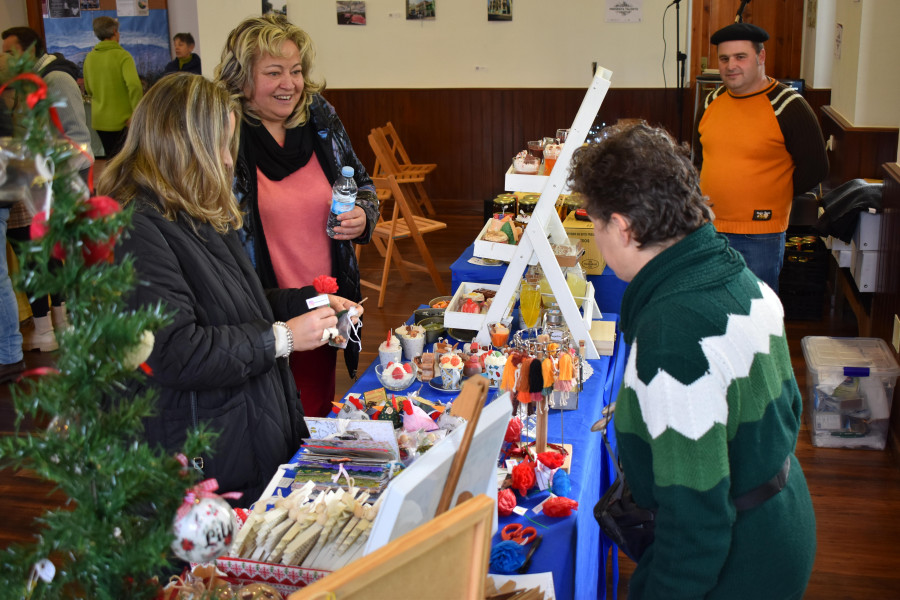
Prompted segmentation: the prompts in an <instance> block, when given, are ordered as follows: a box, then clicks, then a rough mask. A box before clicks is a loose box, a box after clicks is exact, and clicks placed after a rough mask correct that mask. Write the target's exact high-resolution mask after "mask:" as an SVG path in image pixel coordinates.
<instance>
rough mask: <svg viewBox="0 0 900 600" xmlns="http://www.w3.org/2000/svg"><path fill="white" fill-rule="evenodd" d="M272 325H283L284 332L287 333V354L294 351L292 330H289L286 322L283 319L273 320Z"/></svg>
mask: <svg viewBox="0 0 900 600" xmlns="http://www.w3.org/2000/svg"><path fill="white" fill-rule="evenodd" d="M272 325H278V326H280V327H284V331H285V333H287V341H288V351H287V356H290V355H291V354H293V353H294V332H293V331H291V328H290V327H288V324H287V323H285V322H284V321H275V322H274V323H272Z"/></svg>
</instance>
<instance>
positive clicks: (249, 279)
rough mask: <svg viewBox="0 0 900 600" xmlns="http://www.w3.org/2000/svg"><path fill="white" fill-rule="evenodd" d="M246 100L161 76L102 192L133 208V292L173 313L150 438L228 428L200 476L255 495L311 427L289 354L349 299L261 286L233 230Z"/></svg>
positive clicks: (171, 442) (152, 361) (137, 299)
mask: <svg viewBox="0 0 900 600" xmlns="http://www.w3.org/2000/svg"><path fill="white" fill-rule="evenodd" d="M238 111H239V107H238V106H237V104H236V103H235V102H234V100H233V99H232V97H231V96H230V95H229V93H228V92H227V91H226V90H225V89H224V87H222V86H220V85H218V84H215V83H213V82H210V81H209V80H206V79H204V78H203V77H201V76H199V75H190V74H176V75H173V76H170V77H165V78H163V79H161V80H160V81H159V82H158V83H157V84H156V85H155V86H154V87H153V88H151V89H150V91H149V92H148V93H147V95H145V96H144V98H143V99H142V100H141V103H140V104H139V105H138V107H137V109H136V111H135V113H134V118H133V120H132V124H131V127H130V128H129V132H128V138H127V139H126V142H125V145H124V147H123V149H122V151H121V153H120V154H119V155H118V156H117V157H116V158H115V159H113V160H112V161H111V162H110V163H109V164H108V165H107V167H106V169H105V170H104V172H103V175H102V176H101V179H100V182H99V184H98V190H99V192H100V193H101V194H105V195H109V196H112V197H114V198H116V199H117V200H119V202H121V203H123V204H125V205H133V206H134V218H133V229H132V230H131V231H130V232H129V233H128V234H127V235H125V236H124V239H123V240H122V242H121V245H120V248H119V249H118V250H117V252H116V255H117V257H119V258H120V259H121V258H122V257H123V256H124V255H126V254H130V255H132V256H133V257H134V261H135V263H134V264H135V269H136V271H137V276H138V278H139V279H140V280H141V283H142V284H141V285H138V286H137V288H136V290H135V291H134V294H133V296H132V298H131V300H130V301H131V303H132V304H133V305H135V306H145V305H153V304H156V303H157V302H159V301H162V303H163V304H164V306H165V308H166V310H168V311H169V313H170V314H171V315H172V317H173V321H172V323H171V324H170V325H168V326H167V327H165V328H163V329H162V330H160V331H157V332H156V342H155V345H154V348H153V353H152V354H151V356H150V358H149V359H148V361H147V362H148V364H149V365H150V367H151V368H152V369H153V375H152V377H151V378H150V380H149V384H150V385H152V386H153V387H155V388H157V389H158V392H159V400H158V402H159V406H158V412H157V415H156V416H154V417H152V418H150V419H148V420H147V422H146V423H145V429H146V435H147V438H148V439H149V440H150V441H151V442H157V443H159V444H161V445H163V446H164V447H165V448H167V449H172V450H175V449H178V448H179V447H180V446H181V445H182V443H183V442H184V439H185V435H186V432H187V430H188V429H189V428H192V427H196V426H197V425H198V424H200V423H206V424H208V425H209V426H210V427H211V428H212V429H213V430H215V431H218V432H219V433H220V436H219V438H218V442H217V444H216V448H215V449H214V452H213V453H212V455H211V456H209V457H203V459H204V460H203V463H204V475H205V476H206V477H215V478H216V479H217V480H218V482H219V486H220V490H221V491H239V492H243V494H244V496H243V498H242V500H241V501H240V504H243V505H248V504H250V503H252V502H254V501H255V500H256V499H257V498H258V497H259V495H260V494H261V493H262V491H263V489H264V488H265V486H266V484H267V482H268V481H269V479H270V478H271V477H272V475H273V474H274V473H275V471H276V469H277V467H278V465H279V464H282V463H284V462H286V461H287V460H288V459H290V457H291V456H292V455H293V453H294V452H295V451H296V450H297V449H298V448H299V446H300V439H301V437H303V436H306V435H307V434H308V432H307V429H306V425H305V423H304V421H303V409H302V406H301V404H300V402H299V400H298V398H297V392H296V388H295V386H294V382H293V378H292V377H291V372H290V370H289V369H288V365H287V362H288V359H287V356H288V355H289V354H290V352H291V350H292V349H312V348H317V347H319V346H321V345H323V344H324V343H325V342H324V341H323V337H324V335H323V330H324V329H325V328H327V327H333V326H334V325H335V324H336V323H337V319H336V317H335V309H336V310H342V309H344V308H348V307H349V306H351V305H353V303H351V302H349V301H348V300H345V299H344V298H340V297H338V296H331V297H330V306H326V307H323V308H318V309H316V310H309V308H308V307H307V303H306V300H307V299H308V298H310V297H312V296H314V295H315V294H316V292H315V291H314V290H313V289H312V288H304V289H283V290H277V289H274V290H266V289H263V286H262V284H261V283H260V281H259V277H258V276H257V275H256V273H255V271H254V269H253V266H252V265H251V264H250V261H249V260H248V259H247V256H246V254H245V252H244V251H243V249H242V248H241V243H240V241H239V240H238V236H237V233H236V230H237V229H239V228H240V227H241V222H242V218H241V213H240V211H239V209H238V206H237V203H236V201H235V199H234V196H233V194H232V191H231V179H232V178H231V171H232V165H233V161H234V156H235V154H236V149H237V140H236V139H235V133H234V132H235V121H236V118H239V117H237V115H236V113H237V112H238ZM360 311H361V307H360Z"/></svg>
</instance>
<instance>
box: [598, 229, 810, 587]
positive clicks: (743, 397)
mask: <svg viewBox="0 0 900 600" xmlns="http://www.w3.org/2000/svg"><path fill="white" fill-rule="evenodd" d="M782 314H783V313H782V308H781V303H780V302H779V300H778V298H777V296H776V295H775V294H774V292H772V290H771V289H769V288H768V287H767V286H764V285H762V284H761V283H760V282H759V280H758V279H756V277H754V276H753V275H752V274H751V273H750V272H749V271H748V270H747V269H746V267H745V266H744V262H743V260H742V259H741V258H740V256H739V255H738V254H737V253H736V252H735V251H734V250H732V249H731V248H730V247H728V245H727V242H726V241H725V239H724V238H723V237H722V236H720V235H717V234H716V233H715V230H714V228H713V226H712V225H710V224H707V225H704V226H702V227H701V228H700V229H698V230H697V231H695V232H693V233H691V234H689V235H688V236H686V237H685V238H684V239H682V240H681V241H679V242H677V243H676V244H675V245H673V246H671V247H669V248H667V249H666V250H663V251H662V252H661V253H660V254H659V255H657V256H656V257H655V258H653V259H651V260H650V262H648V263H647V264H646V265H645V266H644V267H643V268H642V269H641V270H640V272H638V274H637V275H636V276H635V277H634V279H632V281H631V282H630V283H629V285H628V288H627V289H626V291H625V295H624V297H623V301H622V313H621V325H622V332H623V335H624V336H625V341H626V342H627V343H628V344H630V345H631V351H630V353H629V356H628V360H627V363H626V366H625V373H624V376H623V382H622V387H621V389H620V392H619V395H618V398H617V402H616V418H615V427H616V438H617V441H618V446H619V453H620V454H619V455H620V457H621V460H622V465H623V467H624V470H625V473H627V476H628V481H629V484H630V486H631V491H632V494H633V496H634V500H635V502H636V503H637V504H638V505H639V506H642V507H648V508H655V509H657V511H658V512H657V519H656V530H655V541H654V543H653V544H652V545H651V546H650V548H649V549H648V551H647V553H646V554H645V555H644V556H643V558H642V559H641V561H640V563H639V564H638V566H637V568H636V570H635V571H634V574H633V575H632V578H631V580H630V590H629V591H630V594H631V595H632V596H633V597H638V598H642V599H654V598H729V599H736V600H740V599H745V598H746V599H750V598H763V597H765V598H800V597H802V595H803V591H804V589H805V586H806V582H807V581H808V578H809V574H810V572H811V569H812V564H813V560H814V555H815V523H814V519H815V518H814V514H813V511H812V503H811V500H810V497H809V492H808V490H807V488H806V481H805V479H804V477H803V472H802V470H801V469H800V468H799V464H798V463H797V462H796V459H795V458H793V457H792V453H793V449H794V446H795V444H796V440H797V431H798V429H799V425H800V417H801V398H800V393H799V390H798V389H797V384H796V381H795V379H794V375H793V370H792V368H791V359H790V352H789V351H788V347H787V341H786V339H785V334H784V324H783V321H782ZM786 456H790V457H792V458H791V463H792V464H791V470H790V477H789V479H788V482H787V486H786V488H785V489H784V490H782V491H781V493H779V494H777V495H776V496H774V497H773V498H771V499H769V500H768V501H767V502H766V503H765V504H764V505H763V506H761V507H759V508H756V509H753V510H749V511H745V512H741V513H736V511H735V509H734V504H733V502H732V498H733V497H735V496H738V495H740V494H743V493H745V492H747V491H749V490H751V489H753V488H755V487H757V486H759V485H760V484H762V483H763V482H765V481H767V480H768V479H769V478H771V477H772V475H774V474H775V473H776V472H778V470H779V469H780V468H781V465H782V464H783V463H784V459H785V457H786ZM761 548H765V549H766V551H764V552H761V551H760V549H761ZM751 564H752V565H753V568H749V569H748V568H747V565H751ZM774 588H777V589H774Z"/></svg>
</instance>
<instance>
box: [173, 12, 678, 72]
mask: <svg viewBox="0 0 900 600" xmlns="http://www.w3.org/2000/svg"><path fill="white" fill-rule="evenodd" d="M172 1H173V0H170V3H171V2H172ZM669 3H670V2H669V0H644V2H643V12H644V14H643V21H642V22H640V23H627V24H616V23H606V22H605V21H604V9H605V7H606V2H604V1H601V0H557V1H555V2H550V1H548V0H515V1H514V2H513V20H512V21H511V22H496V21H495V22H488V21H487V1H486V0H438V1H437V5H436V12H437V18H436V19H435V20H433V21H407V20H406V18H405V12H404V11H405V6H406V3H405V1H404V0H367V2H366V11H367V14H366V18H367V25H365V26H346V25H342V26H338V25H337V14H336V11H335V2H333V1H332V0H287V7H288V18H289V19H290V20H291V21H292V22H294V23H296V24H297V25H299V26H300V27H302V28H304V29H305V30H306V31H307V32H309V34H310V35H311V37H312V38H313V41H314V42H315V44H316V47H317V51H318V59H317V69H318V72H319V73H320V74H321V75H323V76H324V77H325V79H326V80H327V82H328V86H329V87H331V88H443V87H448V88H470V87H471V88H503V87H561V88H565V87H576V88H583V87H585V86H586V85H588V84H589V83H590V79H591V63H592V62H595V61H596V62H597V63H598V64H599V65H600V66H603V67H606V68H607V69H610V70H611V71H613V78H612V85H613V86H614V87H662V86H663V74H662V66H661V65H662V63H663V50H664V45H663V40H662V30H663V12H664V10H665V9H666V6H667V5H669ZM683 4H684V6H683V7H682V11H681V28H682V32H681V48H682V50H683V51H684V52H687V49H688V48H689V41H688V40H687V39H685V37H686V32H687V31H689V26H688V25H689V23H690V10H689V9H688V7H689V4H690V3H688V2H685V3H683ZM259 6H260V2H259V0H199V2H198V3H197V11H198V21H199V23H200V26H199V27H200V36H199V37H200V39H202V40H203V43H204V47H205V48H206V50H205V53H204V56H203V71H204V74H206V75H212V72H213V69H214V68H215V65H216V64H217V62H218V57H219V55H220V53H221V48H222V45H223V44H224V42H225V38H226V36H227V35H228V32H229V31H231V29H232V28H233V27H234V26H235V25H237V24H238V23H239V22H240V20H241V19H242V18H244V17H247V16H250V15H253V14H258V13H259ZM665 29H666V43H667V45H668V47H667V51H666V60H665V64H666V77H667V79H668V86H669V87H675V9H674V7H673V8H671V9H670V10H669V11H668V14H667V16H666V27H665ZM688 60H690V59H688ZM476 67H479V68H476Z"/></svg>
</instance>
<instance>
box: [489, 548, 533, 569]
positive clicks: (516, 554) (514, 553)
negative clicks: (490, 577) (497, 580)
mask: <svg viewBox="0 0 900 600" xmlns="http://www.w3.org/2000/svg"><path fill="white" fill-rule="evenodd" d="M527 554H528V548H526V547H525V546H520V545H519V544H517V543H516V542H514V541H512V540H507V541H505V542H500V543H499V544H497V545H496V546H494V547H493V548H492V549H491V572H492V573H501V574H503V575H512V574H513V573H515V572H516V571H518V570H519V568H520V567H521V566H522V565H524V564H525V556H526V555H527Z"/></svg>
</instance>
